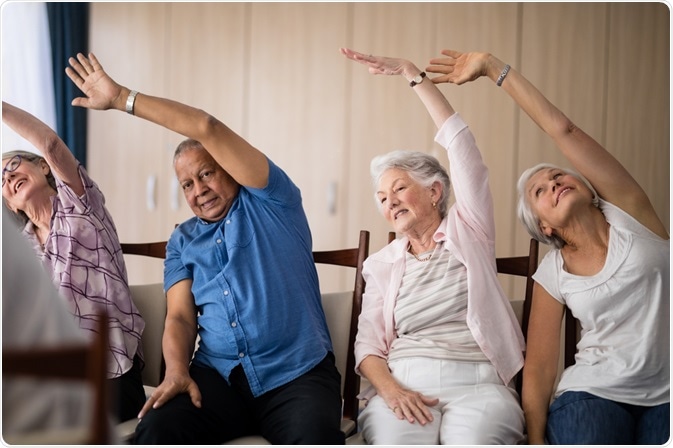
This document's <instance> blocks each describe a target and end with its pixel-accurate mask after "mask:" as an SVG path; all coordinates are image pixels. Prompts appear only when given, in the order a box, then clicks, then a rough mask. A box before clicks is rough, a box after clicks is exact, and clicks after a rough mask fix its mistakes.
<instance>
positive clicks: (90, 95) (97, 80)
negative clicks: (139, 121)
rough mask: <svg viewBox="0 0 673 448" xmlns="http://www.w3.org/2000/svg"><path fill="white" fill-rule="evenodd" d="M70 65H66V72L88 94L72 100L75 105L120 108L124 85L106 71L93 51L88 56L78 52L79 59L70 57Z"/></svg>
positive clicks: (91, 107)
mask: <svg viewBox="0 0 673 448" xmlns="http://www.w3.org/2000/svg"><path fill="white" fill-rule="evenodd" d="M68 62H69V63H70V67H66V69H65V73H66V74H67V75H68V77H69V78H70V79H71V80H72V82H74V83H75V85H76V86H77V87H78V88H79V89H80V90H81V91H82V92H83V93H84V94H85V95H86V97H78V98H75V99H73V100H72V105H73V106H80V107H86V108H88V109H97V110H107V109H111V108H115V104H117V108H119V107H118V106H119V104H121V103H120V102H123V103H124V104H125V101H126V100H125V99H122V98H121V96H122V90H123V89H122V87H121V86H120V85H119V84H117V83H116V82H115V81H114V80H113V79H112V78H110V76H109V75H108V74H107V73H105V70H103V67H102V66H101V65H100V63H99V62H98V59H96V56H94V54H93V53H89V57H88V58H87V57H86V56H84V55H83V54H82V53H78V54H77V59H75V58H72V57H71V58H70V59H68Z"/></svg>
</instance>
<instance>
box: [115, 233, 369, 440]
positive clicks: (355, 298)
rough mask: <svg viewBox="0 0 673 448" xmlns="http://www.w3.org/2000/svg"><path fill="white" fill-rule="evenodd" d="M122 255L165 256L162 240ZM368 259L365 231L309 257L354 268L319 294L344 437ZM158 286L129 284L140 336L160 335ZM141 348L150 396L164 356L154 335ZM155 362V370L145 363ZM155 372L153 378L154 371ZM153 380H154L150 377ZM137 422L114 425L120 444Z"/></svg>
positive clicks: (352, 400) (162, 312)
mask: <svg viewBox="0 0 673 448" xmlns="http://www.w3.org/2000/svg"><path fill="white" fill-rule="evenodd" d="M121 246H122V252H123V253H124V254H125V255H144V256H149V257H159V258H164V257H165V255H166V242H165V241H163V242H155V243H139V244H127V243H122V245H121ZM368 255H369V232H368V231H366V230H362V231H360V234H359V239H358V245H357V247H352V248H347V249H336V250H328V251H316V252H313V259H314V261H315V263H316V264H326V265H334V266H342V267H348V268H353V269H354V283H353V289H352V290H348V291H345V292H334V293H323V294H321V299H322V305H323V309H324V310H325V317H326V319H327V326H328V328H329V331H330V336H331V338H332V344H333V346H334V351H335V353H334V355H335V358H336V364H337V369H338V370H339V373H341V381H342V396H343V419H342V425H341V429H342V430H343V431H344V433H345V434H346V436H348V435H350V434H353V433H355V431H356V429H357V414H358V409H359V400H358V399H357V394H358V393H359V391H360V377H359V375H357V374H356V373H355V355H354V345H355V335H356V333H357V323H358V317H359V315H360V310H361V308H362V294H363V293H364V289H365V284H364V280H363V278H362V265H363V263H364V260H365V259H366V258H367V256H368ZM158 287H160V285H134V286H131V292H132V295H133V299H134V301H135V303H136V306H137V307H138V309H139V311H140V313H141V315H142V316H143V318H144V319H145V333H146V332H148V327H149V328H150V331H152V332H154V331H155V327H157V326H159V325H160V329H161V333H163V325H164V321H165V316H166V308H165V297H163V288H162V287H161V295H162V302H163V307H162V306H159V305H158V304H157V303H156V302H157V301H158V298H157V295H158V294H159V291H158V289H157V288H158ZM143 350H144V353H145V358H146V360H145V361H146V366H145V370H147V369H148V367H149V368H150V371H151V372H148V374H147V379H146V373H145V371H143V381H144V383H145V385H146V394H151V390H152V388H151V386H156V385H158V383H159V382H160V381H161V378H162V377H163V372H164V370H165V365H164V364H163V355H162V352H161V339H160V338H159V339H158V341H157V340H155V337H154V336H152V337H150V336H146V334H143ZM156 357H158V358H160V359H161V362H160V363H159V366H158V367H157V366H156V363H155V362H154V361H151V362H148V361H150V359H154V358H156ZM157 370H158V371H159V373H158V374H155V373H154V372H155V371H157ZM150 377H151V378H155V377H156V378H157V380H156V381H154V380H153V379H152V380H150V379H149V378H150ZM136 424H137V421H135V420H132V421H128V422H124V423H122V424H120V425H119V426H118V428H117V429H118V434H119V437H120V438H122V439H123V440H126V441H128V440H130V439H131V438H132V437H133V434H134V432H135V426H136ZM268 443H269V442H268V441H266V440H265V439H264V438H262V437H259V436H251V437H243V438H240V439H235V440H232V441H230V442H228V444H253V445H265V444H268Z"/></svg>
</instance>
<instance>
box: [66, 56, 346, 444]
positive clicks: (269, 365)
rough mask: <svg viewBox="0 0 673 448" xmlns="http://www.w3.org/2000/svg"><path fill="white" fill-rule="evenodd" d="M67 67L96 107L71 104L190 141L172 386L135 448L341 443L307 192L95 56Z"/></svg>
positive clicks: (149, 414)
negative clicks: (115, 76)
mask: <svg viewBox="0 0 673 448" xmlns="http://www.w3.org/2000/svg"><path fill="white" fill-rule="evenodd" d="M69 62H70V67H68V68H67V69H66V72H67V74H68V76H69V77H70V79H71V80H72V81H73V82H74V83H75V85H77V87H78V88H79V89H80V90H82V92H84V94H85V95H86V98H83V97H82V98H76V99H75V100H73V105H75V106H82V107H86V108H90V109H97V110H107V109H116V110H121V111H124V110H125V111H126V112H128V113H130V114H132V115H135V116H138V117H140V118H143V119H146V120H148V121H151V122H153V123H156V124H159V125H161V126H164V127H166V128H168V129H170V130H172V131H175V132H177V133H179V134H182V135H184V136H186V137H188V139H187V140H185V141H184V142H182V143H181V144H180V145H179V146H178V148H177V150H176V152H175V156H174V161H173V163H174V167H175V172H176V175H177V178H178V181H179V182H180V185H181V186H182V189H183V192H184V195H185V199H186V200H187V203H188V204H189V206H190V208H191V209H192V211H193V212H194V214H195V217H193V218H191V219H189V220H187V221H186V222H184V223H182V224H181V225H180V226H178V228H177V229H175V231H174V232H173V234H172V235H171V238H170V240H169V242H168V246H167V249H166V262H165V265H164V288H165V290H166V296H167V303H168V311H167V316H166V327H165V330H164V336H163V351H164V357H165V360H166V376H165V378H164V380H163V382H162V383H161V384H160V385H159V387H158V388H157V390H156V391H155V392H154V394H152V397H151V398H149V399H148V401H147V403H146V404H145V406H144V407H143V409H142V410H141V411H140V414H139V418H141V419H142V420H141V422H140V423H139V425H138V428H137V430H136V439H135V442H136V443H139V444H169V443H170V444H187V443H190V444H217V443H223V442H226V441H228V440H232V439H234V438H237V437H242V436H246V435H253V434H258V435H262V436H263V437H265V438H266V439H267V440H269V441H270V442H271V443H273V444H343V443H344V434H343V432H341V430H340V422H341V393H340V383H341V379H340V375H339V372H338V371H337V369H336V367H335V364H334V356H333V354H332V346H331V342H330V337H329V333H328V329H327V324H326V321H325V316H324V313H323V310H322V306H321V302H320V291H319V287H318V276H317V272H316V269H315V264H314V262H313V256H312V252H311V250H312V249H311V248H312V243H311V233H310V230H309V226H308V222H307V219H306V215H305V213H304V210H303V207H302V201H301V194H300V191H299V189H298V188H297V186H296V185H295V184H294V183H293V182H292V181H291V180H290V178H289V177H288V176H287V174H285V173H284V172H283V171H282V170H281V169H280V168H278V167H277V166H276V165H275V164H274V163H273V162H272V161H270V160H269V159H268V158H267V157H266V156H265V155H264V154H263V153H262V152H260V151H259V150H257V149H256V148H254V147H253V146H251V145H250V144H249V143H248V142H247V141H245V140H244V139H243V138H241V137H240V136H239V135H237V134H236V133H235V132H233V131H232V130H231V129H229V128H228V127H227V126H226V125H224V124H223V123H222V122H220V121H219V120H217V119H215V118H214V117H212V116H211V115H209V114H207V113H205V112H203V111H201V110H197V109H195V108H192V107H189V106H186V105H184V104H180V103H177V102H175V101H171V100H167V99H163V98H157V97H153V96H149V95H145V94H138V93H137V92H136V91H132V90H129V89H128V88H126V87H123V86H121V85H119V84H117V83H116V82H115V81H113V80H112V79H111V78H110V77H109V76H108V75H107V74H106V73H105V71H104V70H103V68H102V67H101V65H100V64H99V62H98V61H97V59H96V58H95V56H94V55H93V54H89V56H88V57H86V56H84V55H82V54H78V55H77V59H75V58H70V61H69ZM197 335H198V336H199V337H200V342H199V347H198V349H197V350H196V353H194V346H195V342H196V337H197ZM192 355H193V359H192Z"/></svg>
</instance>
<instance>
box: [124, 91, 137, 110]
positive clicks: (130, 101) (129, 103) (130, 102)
mask: <svg viewBox="0 0 673 448" xmlns="http://www.w3.org/2000/svg"><path fill="white" fill-rule="evenodd" d="M137 94H138V91H137V90H131V91H130V92H129V96H128V98H126V113H128V114H131V115H133V106H134V105H135V103H136V95H137Z"/></svg>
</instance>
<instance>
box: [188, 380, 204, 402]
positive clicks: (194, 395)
mask: <svg viewBox="0 0 673 448" xmlns="http://www.w3.org/2000/svg"><path fill="white" fill-rule="evenodd" d="M187 392H189V397H190V398H191V399H192V403H193V404H194V406H196V407H197V408H200V407H201V391H200V390H199V387H198V386H197V385H196V383H195V382H192V383H191V384H190V385H189V387H188V388H187Z"/></svg>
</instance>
